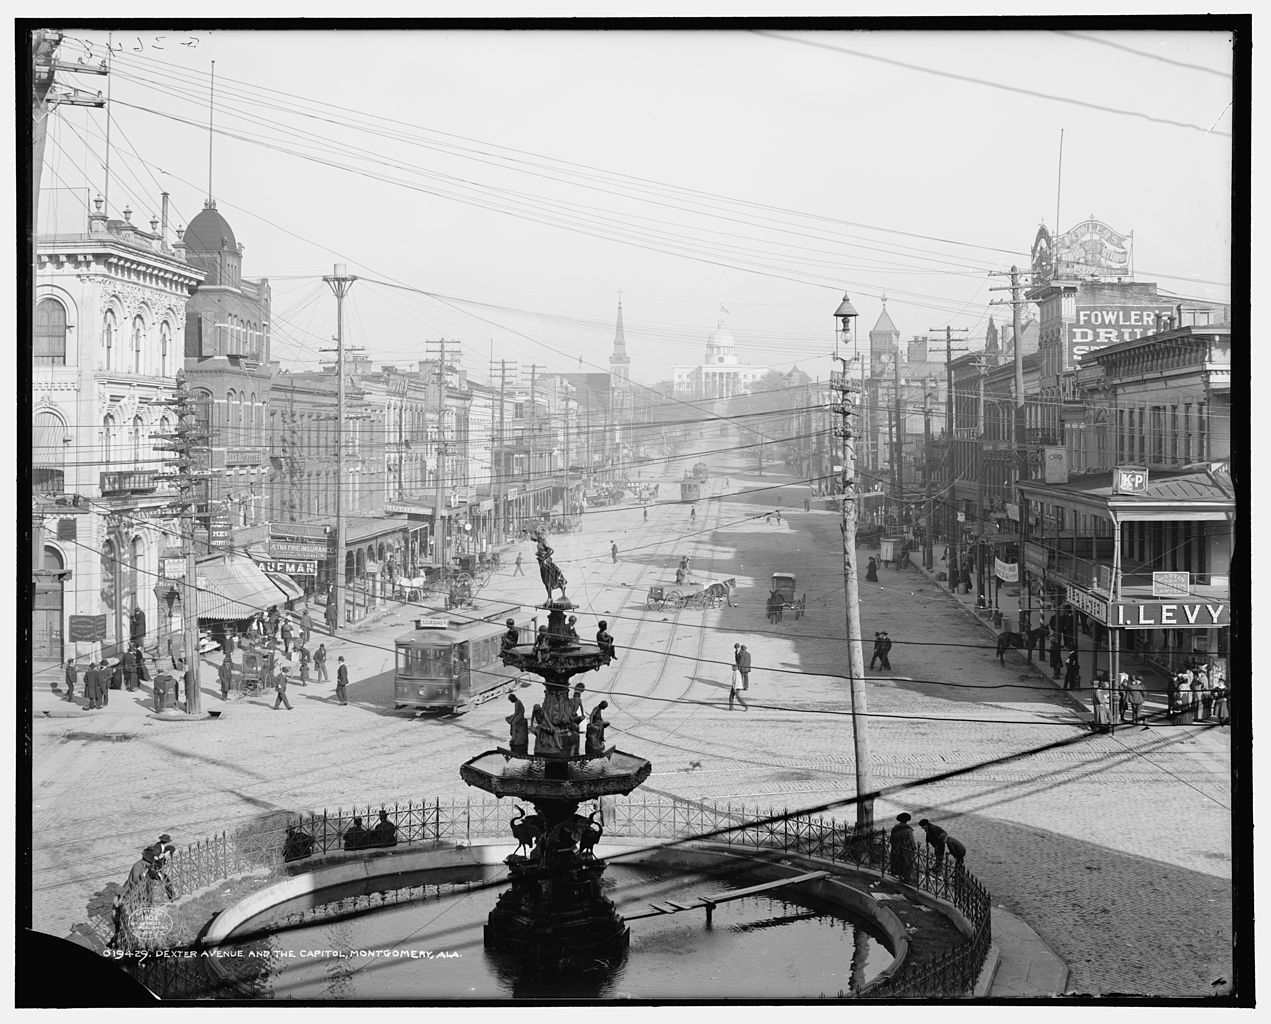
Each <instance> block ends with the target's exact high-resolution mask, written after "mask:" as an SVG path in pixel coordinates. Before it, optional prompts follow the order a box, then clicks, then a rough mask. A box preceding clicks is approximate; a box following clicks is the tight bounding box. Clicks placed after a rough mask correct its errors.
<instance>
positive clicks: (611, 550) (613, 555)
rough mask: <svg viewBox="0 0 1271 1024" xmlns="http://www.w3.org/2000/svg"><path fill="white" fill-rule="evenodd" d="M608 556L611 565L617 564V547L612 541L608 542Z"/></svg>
mask: <svg viewBox="0 0 1271 1024" xmlns="http://www.w3.org/2000/svg"><path fill="white" fill-rule="evenodd" d="M609 555H610V557H611V558H612V559H613V564H614V565H617V564H618V545H617V544H616V543H615V542H614V541H610V542H609Z"/></svg>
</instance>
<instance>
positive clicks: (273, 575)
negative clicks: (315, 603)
mask: <svg viewBox="0 0 1271 1024" xmlns="http://www.w3.org/2000/svg"><path fill="white" fill-rule="evenodd" d="M265 575H266V576H268V577H269V578H270V579H271V580H272V581H273V583H274V586H276V587H277V588H278V589H279V590H281V591H282V592H283V595H284V599H285V600H287V601H295V600H297V599H299V598H302V597H304V596H305V592H304V591H303V590H301V589H300V587H299V586H297V585H296V581H295V580H293V579H292V578H291V577H290V576H288V575H287V574H286V573H282V572H269V571H268V570H266V572H265Z"/></svg>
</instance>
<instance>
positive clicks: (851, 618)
mask: <svg viewBox="0 0 1271 1024" xmlns="http://www.w3.org/2000/svg"><path fill="white" fill-rule="evenodd" d="M858 315H859V314H858V313H857V312H856V309H855V308H854V307H853V306H852V303H851V300H850V299H849V298H848V297H847V295H846V294H844V295H843V301H842V302H841V303H839V307H838V309H836V310H835V311H834V316H835V318H836V319H837V320H838V322H839V334H836V336H835V346H834V349H835V351H834V358H835V359H837V360H839V361H840V362H841V363H842V364H843V372H842V373H833V374H831V375H830V387H831V388H832V389H833V390H835V391H837V392H838V393H839V396H840V398H839V403H838V408H837V411H838V413H839V414H840V416H841V419H840V421H839V426H838V427H837V428H836V430H835V432H836V433H837V434H838V435H839V437H840V438H841V439H842V441H843V488H842V490H843V494H842V500H843V520H842V531H843V595H844V597H845V599H846V606H847V664H848V670H847V676H848V686H849V687H850V690H851V699H852V747H853V753H854V755H855V757H854V760H855V762H856V828H857V830H858V831H859V832H861V833H865V834H868V833H869V832H870V831H871V830H872V829H873V827H874V795H875V792H874V783H873V779H872V776H871V771H870V768H871V766H870V756H869V733H868V729H867V721H868V720H867V718H866V715H867V711H866V701H865V655H864V652H863V651H862V650H861V609H860V596H859V593H858V589H857V587H858V582H857V571H856V521H857V516H858V511H859V510H858V509H857V503H856V480H855V476H856V445H855V439H854V433H853V429H852V417H853V416H854V415H855V412H856V400H857V396H858V395H859V394H860V392H861V388H860V385H858V384H856V383H854V382H853V381H852V379H851V375H850V373H849V371H848V366H849V358H848V356H847V355H846V352H847V351H848V348H849V342H850V341H851V340H852V333H853V329H854V326H855V324H854V320H855V318H856V317H857V316H858ZM839 335H841V336H842V337H841V340H842V346H841V347H842V350H843V352H844V353H845V354H843V355H839V349H840V345H839ZM852 362H854V360H852Z"/></svg>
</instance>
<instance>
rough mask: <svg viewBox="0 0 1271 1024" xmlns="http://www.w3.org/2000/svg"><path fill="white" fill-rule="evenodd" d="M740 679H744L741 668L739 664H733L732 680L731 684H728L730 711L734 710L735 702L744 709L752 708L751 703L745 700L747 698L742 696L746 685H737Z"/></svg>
mask: <svg viewBox="0 0 1271 1024" xmlns="http://www.w3.org/2000/svg"><path fill="white" fill-rule="evenodd" d="M740 679H742V674H741V669H740V668H739V667H738V666H737V665H733V666H732V681H731V682H730V683H729V686H728V710H729V711H732V709H733V703H734V702H736V703H738V704H740V705H741V709H742V711H749V710H750V705H749V704H747V703H746V702H745V700H744V699H743V698H742V695H741V690H742V689H744V687H742V688H739V687H738V686H737V683H738V681H739V680H740Z"/></svg>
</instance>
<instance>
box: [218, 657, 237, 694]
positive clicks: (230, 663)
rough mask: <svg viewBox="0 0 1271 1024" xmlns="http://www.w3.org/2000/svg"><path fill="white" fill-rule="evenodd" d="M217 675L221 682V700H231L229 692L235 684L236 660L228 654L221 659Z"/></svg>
mask: <svg viewBox="0 0 1271 1024" xmlns="http://www.w3.org/2000/svg"><path fill="white" fill-rule="evenodd" d="M216 677H217V679H219V680H220V683H221V700H229V692H230V689H231V688H232V687H233V685H234V660H233V659H232V658H231V657H230V656H229V655H228V654H227V655H225V658H224V659H223V660H222V661H221V667H220V669H219V670H218V671H217V673H216Z"/></svg>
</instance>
